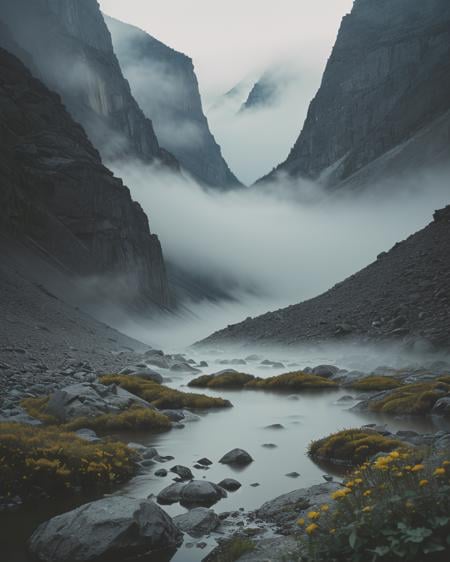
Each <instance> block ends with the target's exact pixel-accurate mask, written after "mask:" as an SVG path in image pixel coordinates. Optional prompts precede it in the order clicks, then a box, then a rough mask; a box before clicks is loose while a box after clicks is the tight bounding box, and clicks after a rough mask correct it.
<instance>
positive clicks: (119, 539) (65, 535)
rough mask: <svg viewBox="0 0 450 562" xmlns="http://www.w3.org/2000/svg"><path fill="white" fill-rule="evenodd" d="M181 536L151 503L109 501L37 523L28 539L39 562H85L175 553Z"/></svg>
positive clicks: (159, 509)
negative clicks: (170, 551) (158, 553)
mask: <svg viewBox="0 0 450 562" xmlns="http://www.w3.org/2000/svg"><path fill="white" fill-rule="evenodd" d="M181 542H182V533H181V532H180V531H179V530H178V528H177V527H176V526H175V525H174V523H173V521H172V519H171V518H170V517H169V516H168V515H167V514H166V513H165V512H164V511H163V510H162V509H161V508H160V507H158V506H157V505H156V504H155V503H153V502H152V501H150V500H137V499H132V498H126V497H119V496H117V497H111V498H105V499H102V500H98V501H95V502H92V503H88V504H86V505H82V506H81V507H78V508H77V509H74V510H73V511H69V512H67V513H64V514H62V515H58V516H57V517H53V518H52V519H50V520H49V521H46V522H45V523H43V524H42V525H40V526H39V527H38V528H37V530H36V531H35V532H34V533H33V535H32V537H31V539H30V551H31V553H32V554H33V555H34V556H35V557H36V558H37V559H38V560H41V561H42V562H84V561H93V560H100V559H101V560H103V559H110V558H111V557H113V556H117V557H118V556H121V555H123V556H125V555H126V557H129V556H133V555H136V556H138V555H142V554H147V553H151V552H153V551H156V550H162V549H175V548H176V547H177V546H179V545H180V544H181Z"/></svg>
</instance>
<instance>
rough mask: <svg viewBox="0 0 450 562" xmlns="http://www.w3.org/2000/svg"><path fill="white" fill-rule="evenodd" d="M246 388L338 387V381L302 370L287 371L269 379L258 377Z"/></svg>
mask: <svg viewBox="0 0 450 562" xmlns="http://www.w3.org/2000/svg"><path fill="white" fill-rule="evenodd" d="M245 388H252V389H261V390H286V391H301V390H319V389H325V388H329V389H330V388H338V385H337V383H335V382H334V381H330V380H328V379H326V378H324V377H319V376H317V375H308V374H306V373H302V372H301V371H296V372H292V373H285V374H283V375H277V376H275V377H269V378H267V379H260V378H256V379H254V380H253V381H250V382H249V383H247V384H246V385H245Z"/></svg>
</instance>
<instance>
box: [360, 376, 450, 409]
mask: <svg viewBox="0 0 450 562" xmlns="http://www.w3.org/2000/svg"><path fill="white" fill-rule="evenodd" d="M448 395H450V377H441V378H439V379H437V380H436V381H435V382H425V383H417V384H405V385H403V386H401V387H399V388H397V389H395V390H393V391H392V392H390V393H389V394H388V395H387V396H384V397H383V398H382V399H381V400H375V401H370V402H369V411H371V412H380V413H384V414H394V415H426V414H429V413H430V412H431V410H432V409H433V406H434V405H435V403H436V402H437V401H438V400H439V398H442V397H444V396H448Z"/></svg>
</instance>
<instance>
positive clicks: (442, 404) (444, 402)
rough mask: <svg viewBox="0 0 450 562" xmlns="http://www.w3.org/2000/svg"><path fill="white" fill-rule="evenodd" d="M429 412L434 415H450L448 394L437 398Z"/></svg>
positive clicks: (449, 397)
mask: <svg viewBox="0 0 450 562" xmlns="http://www.w3.org/2000/svg"><path fill="white" fill-rule="evenodd" d="M431 414H432V415H434V416H445V417H450V396H445V397H444V398H439V400H438V401H437V402H436V404H435V405H434V406H433V409H432V410H431Z"/></svg>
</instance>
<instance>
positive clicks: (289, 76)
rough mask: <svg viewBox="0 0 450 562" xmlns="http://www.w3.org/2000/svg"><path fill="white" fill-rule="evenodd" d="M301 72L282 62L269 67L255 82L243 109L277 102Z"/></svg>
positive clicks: (271, 104) (263, 106)
mask: <svg viewBox="0 0 450 562" xmlns="http://www.w3.org/2000/svg"><path fill="white" fill-rule="evenodd" d="M299 72H300V71H297V72H296V71H295V68H294V66H293V65H290V64H287V63H281V62H280V63H278V64H277V65H274V66H272V67H270V68H269V69H267V70H266V71H265V72H264V73H263V74H262V76H261V77H260V78H259V79H258V80H257V81H256V82H255V83H254V84H253V87H252V88H251V90H250V92H249V94H248V96H247V99H246V100H245V101H244V103H243V104H242V106H241V111H246V110H248V109H264V108H268V107H271V106H273V105H275V104H277V103H278V102H279V101H280V99H281V98H282V96H283V94H286V92H287V91H288V89H289V88H291V87H292V86H293V85H294V84H295V82H296V81H298V74H299Z"/></svg>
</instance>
